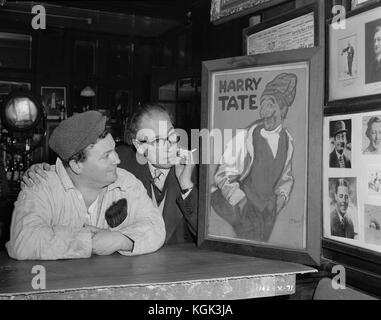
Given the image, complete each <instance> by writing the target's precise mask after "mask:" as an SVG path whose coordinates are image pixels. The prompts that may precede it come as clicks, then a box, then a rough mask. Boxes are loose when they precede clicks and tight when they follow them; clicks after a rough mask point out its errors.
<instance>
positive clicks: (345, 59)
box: [337, 35, 358, 81]
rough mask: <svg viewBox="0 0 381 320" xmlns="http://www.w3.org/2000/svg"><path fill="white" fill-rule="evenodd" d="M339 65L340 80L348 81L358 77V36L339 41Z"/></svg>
mask: <svg viewBox="0 0 381 320" xmlns="http://www.w3.org/2000/svg"><path fill="white" fill-rule="evenodd" d="M338 48H339V50H338V52H337V53H338V57H337V61H338V62H339V63H338V64H337V67H338V68H339V70H338V75H339V80H340V81H343V80H348V79H352V78H356V77H357V76H358V63H357V61H358V57H357V55H358V50H357V35H351V36H349V37H345V38H343V39H340V40H339V43H338Z"/></svg>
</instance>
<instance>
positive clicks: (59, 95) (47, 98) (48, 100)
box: [41, 87, 66, 119]
mask: <svg viewBox="0 0 381 320" xmlns="http://www.w3.org/2000/svg"><path fill="white" fill-rule="evenodd" d="M41 99H42V104H43V106H44V108H45V111H46V115H47V119H59V117H60V109H61V107H64V108H65V109H66V88H65V87H41Z"/></svg>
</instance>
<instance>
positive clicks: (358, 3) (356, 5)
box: [351, 0, 380, 10]
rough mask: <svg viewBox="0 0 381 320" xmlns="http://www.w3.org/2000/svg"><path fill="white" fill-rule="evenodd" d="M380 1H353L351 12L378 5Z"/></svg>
mask: <svg viewBox="0 0 381 320" xmlns="http://www.w3.org/2000/svg"><path fill="white" fill-rule="evenodd" d="M378 1H380V0H352V1H351V10H356V9H359V8H363V7H365V6H368V5H370V4H373V3H376V2H378Z"/></svg>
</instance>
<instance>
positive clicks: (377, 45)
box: [365, 19, 381, 84]
mask: <svg viewBox="0 0 381 320" xmlns="http://www.w3.org/2000/svg"><path fill="white" fill-rule="evenodd" d="M365 57H366V59H365V83H366V84H371V83H375V82H381V19H377V20H374V21H371V22H368V23H366V24H365Z"/></svg>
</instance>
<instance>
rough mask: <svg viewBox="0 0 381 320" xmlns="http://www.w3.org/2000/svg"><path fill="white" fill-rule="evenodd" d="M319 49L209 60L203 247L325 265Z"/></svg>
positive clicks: (204, 118) (204, 115)
mask: <svg viewBox="0 0 381 320" xmlns="http://www.w3.org/2000/svg"><path fill="white" fill-rule="evenodd" d="M316 52H317V49H315V48H312V49H303V50H298V51H297V53H296V51H288V52H284V53H282V54H281V55H280V54H275V53H270V54H266V55H257V56H245V57H234V58H226V59H220V60H214V61H206V62H204V63H203V71H202V72H203V73H202V83H203V85H202V88H203V92H202V128H203V129H204V130H206V131H207V132H209V133H210V134H209V135H206V136H207V140H206V141H204V140H203V142H202V146H203V147H202V152H201V155H202V156H201V163H202V164H208V165H207V166H201V172H200V195H202V196H200V209H199V210H200V216H199V235H198V243H199V245H201V246H207V247H212V248H216V249H220V250H224V251H230V252H236V253H241V254H248V255H255V256H261V257H265V258H274V259H283V260H290V261H295V262H300V263H305V264H310V265H316V264H319V261H320V227H319V226H320V217H319V216H320V210H316V209H317V208H318V207H319V205H320V204H319V202H320V201H321V195H320V194H319V192H316V187H312V186H313V185H315V183H316V181H318V180H319V179H320V178H319V176H320V175H321V172H319V170H320V169H319V168H320V167H321V166H320V161H321V159H320V157H319V156H318V155H319V152H318V151H317V150H316V148H319V144H320V142H319V136H321V135H319V124H318V123H319V121H317V119H319V117H320V118H321V113H319V112H318V110H319V108H321V106H320V104H321V101H319V98H317V96H316V94H314V93H313V92H311V88H313V87H314V86H315V85H316V84H314V83H313V81H314V74H315V73H316V72H318V66H317V58H316V56H317V55H316ZM316 98H317V99H316ZM318 104H319V105H318ZM312 119H313V121H314V129H313V130H314V131H316V134H314V135H311V134H310V133H311V129H312V128H311V127H310V126H309V123H310V121H311V120H312ZM320 130H321V128H320ZM202 138H205V135H203V136H202ZM311 148H314V152H310V150H312V149H311ZM313 180H314V182H312V181H313ZM312 189H315V191H314V192H312ZM312 207H314V208H315V209H314V210H311V208H312Z"/></svg>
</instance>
